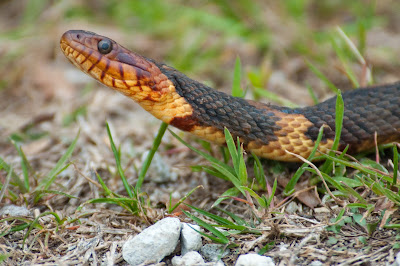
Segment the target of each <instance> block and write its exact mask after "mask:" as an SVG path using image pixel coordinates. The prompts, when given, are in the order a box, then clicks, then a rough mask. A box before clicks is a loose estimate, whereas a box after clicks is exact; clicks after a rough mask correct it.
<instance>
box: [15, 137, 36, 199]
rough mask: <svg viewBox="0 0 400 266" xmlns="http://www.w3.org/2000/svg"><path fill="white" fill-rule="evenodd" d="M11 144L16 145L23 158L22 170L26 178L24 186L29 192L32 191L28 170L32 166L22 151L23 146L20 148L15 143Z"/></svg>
mask: <svg viewBox="0 0 400 266" xmlns="http://www.w3.org/2000/svg"><path fill="white" fill-rule="evenodd" d="M11 142H12V143H13V144H14V147H15V149H16V150H17V151H18V155H19V157H20V158H21V169H22V175H23V176H24V184H25V188H26V190H27V191H29V190H30V188H29V172H28V169H30V168H31V167H30V165H29V162H28V160H27V159H26V156H25V153H24V152H23V151H22V148H21V146H19V145H18V144H17V143H16V142H15V141H13V140H11Z"/></svg>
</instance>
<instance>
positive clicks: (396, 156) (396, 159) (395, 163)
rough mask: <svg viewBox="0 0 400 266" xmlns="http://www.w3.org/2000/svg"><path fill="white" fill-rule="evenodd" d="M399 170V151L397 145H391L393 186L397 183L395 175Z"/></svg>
mask: <svg viewBox="0 0 400 266" xmlns="http://www.w3.org/2000/svg"><path fill="white" fill-rule="evenodd" d="M398 171H399V153H398V152H397V145H396V144H394V145H393V182H392V184H393V186H394V185H396V184H397V175H398ZM399 193H400V191H399Z"/></svg>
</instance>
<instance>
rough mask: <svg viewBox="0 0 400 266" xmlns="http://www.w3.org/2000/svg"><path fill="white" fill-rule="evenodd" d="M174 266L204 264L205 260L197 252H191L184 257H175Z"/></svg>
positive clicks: (173, 259)
mask: <svg viewBox="0 0 400 266" xmlns="http://www.w3.org/2000/svg"><path fill="white" fill-rule="evenodd" d="M171 262H172V265H173V266H192V265H199V264H200V265H201V264H204V260H203V258H202V257H201V255H200V254H199V253H197V252H196V251H189V252H188V253H186V254H185V255H184V256H175V257H173V258H172V261H171Z"/></svg>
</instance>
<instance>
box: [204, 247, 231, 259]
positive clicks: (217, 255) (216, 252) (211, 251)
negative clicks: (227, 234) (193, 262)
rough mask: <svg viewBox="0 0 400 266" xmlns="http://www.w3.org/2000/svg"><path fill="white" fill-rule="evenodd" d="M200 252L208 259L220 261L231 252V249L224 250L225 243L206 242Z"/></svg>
mask: <svg viewBox="0 0 400 266" xmlns="http://www.w3.org/2000/svg"><path fill="white" fill-rule="evenodd" d="M200 254H201V255H202V256H203V257H204V258H205V259H206V260H207V261H218V260H220V259H221V258H223V257H225V256H226V255H228V254H229V250H228V249H225V250H224V245H220V244H205V245H204V246H202V247H201V249H200Z"/></svg>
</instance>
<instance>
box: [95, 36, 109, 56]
mask: <svg viewBox="0 0 400 266" xmlns="http://www.w3.org/2000/svg"><path fill="white" fill-rule="evenodd" d="M97 48H98V49H99V52H100V53H102V54H108V53H109V52H111V50H112V43H111V41H110V40H108V39H104V40H101V41H99V43H98V44H97Z"/></svg>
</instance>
